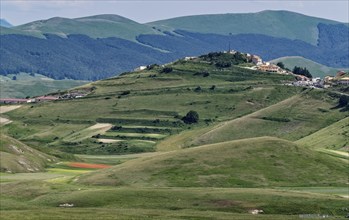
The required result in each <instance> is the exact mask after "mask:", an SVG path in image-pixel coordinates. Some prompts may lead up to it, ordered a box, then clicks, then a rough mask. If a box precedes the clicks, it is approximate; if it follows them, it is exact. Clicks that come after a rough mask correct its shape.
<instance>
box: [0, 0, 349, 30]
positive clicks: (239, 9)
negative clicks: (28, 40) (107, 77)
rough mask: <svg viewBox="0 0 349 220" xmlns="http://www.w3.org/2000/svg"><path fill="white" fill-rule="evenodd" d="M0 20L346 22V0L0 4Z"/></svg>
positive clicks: (37, 0)
mask: <svg viewBox="0 0 349 220" xmlns="http://www.w3.org/2000/svg"><path fill="white" fill-rule="evenodd" d="M0 4H1V5H0V6H1V8H0V12H1V14H0V17H1V18H5V19H6V20H8V21H9V22H10V23H12V24H13V25H19V24H24V23H28V22H31V21H34V20H40V19H47V18H51V17H56V16H59V17H67V18H76V17H83V16H89V15H96V14H117V15H121V16H124V17H127V18H130V19H132V20H135V21H137V22H140V23H145V22H149V21H155V20H161V19H166V18H172V17H178V16H185V15H196V14H219V13H244V12H258V11H262V10H268V9H269V10H289V11H295V12H299V13H302V14H306V15H310V16H315V17H322V18H327V19H332V20H337V21H342V22H349V1H348V0H317V1H312V0H305V1H297V0H292V1H284V0H279V1H276V0H268V1H257V0H255V1H253V0H244V1H243V0H225V1H214V0H206V1H201V0H192V1H184V0H177V1H167V0H155V1H148V0H144V1H135V0H128V1H119V0H89V1H86V0H60V1H56V0H52V1H50V0H20V1H17V0H0Z"/></svg>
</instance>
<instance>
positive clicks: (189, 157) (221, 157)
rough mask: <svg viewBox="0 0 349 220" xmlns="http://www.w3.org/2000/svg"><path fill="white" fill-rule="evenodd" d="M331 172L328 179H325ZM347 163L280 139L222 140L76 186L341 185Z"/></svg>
mask: <svg viewBox="0 0 349 220" xmlns="http://www.w3.org/2000/svg"><path fill="white" fill-rule="evenodd" d="M328 174H331V175H328ZM344 174H349V173H348V170H347V169H346V164H345V163H343V162H342V161H340V160H337V159H333V158H327V156H325V155H322V154H321V153H318V152H315V151H311V150H308V149H305V148H302V147H299V146H297V145H296V144H293V143H292V142H288V141H285V140H281V139H276V138H270V137H261V138H252V139H245V140H237V141H231V142H222V143H217V144H212V145H206V146H200V147H196V148H192V149H184V150H181V151H176V152H169V153H166V154H162V155H157V156H153V157H150V158H141V159H137V160H133V161H129V162H126V163H124V164H121V165H119V166H116V167H114V168H111V169H107V170H104V171H101V172H95V173H91V174H87V175H84V176H82V177H80V178H79V182H80V183H87V184H98V185H133V186H155V185H156V186H171V187H174V186H177V187H239V186H244V187H266V186H300V185H303V184H305V185H318V186H320V185H322V186H326V185H332V184H333V185H337V184H339V185H344V184H346V182H347V179H346V175H344Z"/></svg>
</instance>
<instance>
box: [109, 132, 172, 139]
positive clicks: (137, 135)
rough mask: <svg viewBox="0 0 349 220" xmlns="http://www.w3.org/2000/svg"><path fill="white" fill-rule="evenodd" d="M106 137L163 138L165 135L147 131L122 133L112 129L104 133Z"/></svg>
mask: <svg viewBox="0 0 349 220" xmlns="http://www.w3.org/2000/svg"><path fill="white" fill-rule="evenodd" d="M104 136H106V137H117V138H119V137H121V138H151V139H155V140H157V139H163V138H165V137H166V136H167V135H163V134H155V133H153V134H149V133H124V132H114V131H109V132H107V133H105V135H104Z"/></svg>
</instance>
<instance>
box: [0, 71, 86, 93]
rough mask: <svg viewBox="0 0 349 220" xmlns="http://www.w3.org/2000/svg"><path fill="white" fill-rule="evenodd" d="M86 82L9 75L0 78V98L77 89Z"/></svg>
mask: <svg viewBox="0 0 349 220" xmlns="http://www.w3.org/2000/svg"><path fill="white" fill-rule="evenodd" d="M14 76H16V80H13V77H14ZM87 82H88V81H82V80H54V79H51V78H48V77H46V76H43V75H40V74H35V75H34V76H30V75H29V74H27V73H20V74H15V75H14V74H9V75H7V76H0V84H1V93H0V98H25V97H27V96H30V97H33V96H39V95H45V94H48V93H52V92H57V91H58V90H67V89H70V88H73V87H77V86H80V85H83V84H86V83H87Z"/></svg>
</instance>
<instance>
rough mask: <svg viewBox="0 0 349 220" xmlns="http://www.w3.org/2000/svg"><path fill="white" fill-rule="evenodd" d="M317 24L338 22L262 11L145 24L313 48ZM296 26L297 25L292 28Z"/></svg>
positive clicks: (287, 13) (284, 12)
mask: <svg viewBox="0 0 349 220" xmlns="http://www.w3.org/2000/svg"><path fill="white" fill-rule="evenodd" d="M319 23H325V24H336V23H338V22H335V21H331V20H326V19H321V18H315V17H309V16H306V15H302V14H297V13H294V12H289V11H262V12H258V13H241V14H218V15H196V16H186V17H179V18H173V19H167V20H161V21H155V22H151V23H148V25H150V26H155V27H156V28H158V29H161V30H176V29H179V30H186V31H190V32H199V33H216V34H224V35H229V34H233V35H234V34H247V33H253V34H264V35H269V36H273V37H282V38H288V39H297V40H302V41H305V42H308V43H311V44H314V45H315V44H316V43H317V39H318V29H317V25H318V24H319ZM293 24H297V25H293Z"/></svg>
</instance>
